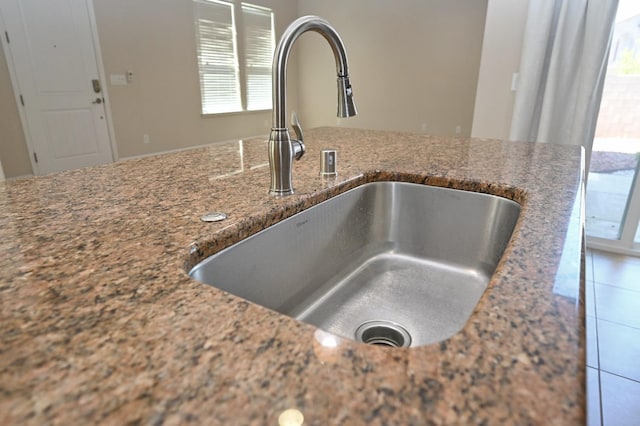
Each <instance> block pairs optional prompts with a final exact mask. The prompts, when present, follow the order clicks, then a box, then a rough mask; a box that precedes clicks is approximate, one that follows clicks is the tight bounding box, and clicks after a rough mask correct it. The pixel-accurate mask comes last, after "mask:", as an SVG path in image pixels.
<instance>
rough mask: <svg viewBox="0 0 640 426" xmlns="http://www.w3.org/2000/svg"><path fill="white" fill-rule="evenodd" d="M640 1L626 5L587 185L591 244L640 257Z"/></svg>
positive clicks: (613, 50) (611, 60)
mask: <svg viewBox="0 0 640 426" xmlns="http://www.w3.org/2000/svg"><path fill="white" fill-rule="evenodd" d="M639 170H640V2H637V0H631V1H625V0H621V1H620V6H619V9H618V16H617V19H616V26H615V30H614V35H613V40H612V45H611V53H610V57H609V65H608V68H607V78H606V80H605V85H604V91H603V95H602V104H601V106H600V114H599V116H598V126H597V129H596V135H595V140H594V143H593V149H592V153H591V159H590V167H589V177H588V181H587V199H586V221H587V237H588V238H587V243H588V244H589V245H590V246H591V247H594V248H601V249H606V250H611V251H617V252H622V253H627V254H636V255H639V256H640V229H639V227H638V223H639V221H640V183H639V180H640V172H639Z"/></svg>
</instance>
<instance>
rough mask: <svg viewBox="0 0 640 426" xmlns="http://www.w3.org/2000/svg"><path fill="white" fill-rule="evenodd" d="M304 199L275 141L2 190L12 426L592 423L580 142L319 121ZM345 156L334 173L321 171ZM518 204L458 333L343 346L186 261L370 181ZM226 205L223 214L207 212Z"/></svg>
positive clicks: (0, 262) (0, 242) (1, 317)
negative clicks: (273, 167) (231, 290)
mask: <svg viewBox="0 0 640 426" xmlns="http://www.w3.org/2000/svg"><path fill="white" fill-rule="evenodd" d="M306 143H307V148H308V152H307V154H306V156H305V157H304V158H303V159H302V161H299V162H296V163H295V166H294V185H295V186H296V191H297V194H296V195H294V196H291V197H285V198H274V197H270V196H268V195H267V189H268V186H269V168H268V164H267V163H266V161H267V152H266V142H264V141H262V140H249V141H235V142H229V143H225V144H219V145H215V146H210V147H205V148H197V149H192V150H188V151H183V152H178V153H172V154H164V155H159V156H154V157H147V158H143V159H135V160H128V161H122V162H119V163H115V164H111V165H107V166H99V167H93V168H87V169H82V170H75V171H69V172H64V173H59V174H54V175H50V176H46V177H40V178H29V179H19V180H15V181H10V182H6V183H0V247H1V252H2V257H1V258H0V307H1V310H0V324H1V328H0V423H1V424H3V425H8V424H21V425H23V424H38V425H40V424H89V423H104V424H118V425H120V424H138V423H141V424H178V423H194V424H228V425H231V424H234V425H235V424H256V425H262V424H278V418H279V416H280V415H281V413H283V412H284V411H285V410H288V409H295V410H298V411H299V412H300V413H302V414H303V416H304V422H305V423H304V424H305V425H325V424H416V425H424V424H468V423H474V424H476V423H482V424H545V425H547V424H562V425H567V424H583V423H584V422H585V330H584V298H583V295H584V277H583V274H582V272H581V271H583V270H584V267H583V266H582V265H583V263H582V262H583V243H584V241H583V237H582V236H583V223H584V219H583V214H584V213H583V207H582V205H583V181H582V168H583V163H582V155H581V149H580V148H579V147H573V146H563V145H551V144H533V143H516V142H505V141H495V140H479V139H464V138H442V137H430V136H426V135H420V134H409V133H390V132H380V131H367V130H351V129H333V128H321V129H314V130H311V131H308V132H307V133H306ZM322 148H336V149H337V150H338V156H339V163H338V167H339V173H340V174H339V176H338V178H336V179H332V180H323V179H321V178H320V177H319V176H318V169H319V158H320V155H319V152H320V149H322ZM376 180H403V181H409V182H420V183H426V184H432V185H439V186H448V187H454V188H463V189H469V190H474V191H480V192H487V193H493V194H498V195H503V196H506V197H509V198H512V199H515V200H516V201H518V202H519V203H520V204H521V205H522V211H521V216H520V219H519V222H518V224H517V225H516V230H515V232H514V236H513V239H512V241H511V243H510V245H509V246H508V247H507V249H506V252H505V258H504V259H503V260H502V262H501V263H500V265H499V266H498V270H497V272H496V274H495V275H494V277H493V278H492V280H491V282H490V283H489V287H488V288H487V290H486V292H485V293H484V295H483V296H482V298H481V299H480V302H479V303H478V305H477V307H476V309H475V311H474V313H473V314H472V316H471V318H470V319H469V321H468V323H467V324H466V326H465V327H464V329H463V330H462V331H460V332H459V333H458V334H456V335H455V336H453V337H452V338H450V339H448V340H446V341H443V342H441V343H437V344H432V345H428V346H423V347H417V348H409V349H395V348H385V347H376V346H369V345H364V344H361V343H356V342H353V341H350V340H345V339H338V340H337V344H336V345H335V347H332V346H331V345H329V346H323V344H322V343H323V338H322V336H323V332H322V331H321V330H318V329H316V328H315V327H314V326H311V325H308V324H305V323H301V322H298V321H296V320H294V319H292V318H289V317H286V316H283V315H280V314H278V313H275V312H273V311H270V310H268V309H265V308H263V307H260V306H258V305H255V304H252V303H249V302H246V301H244V300H242V299H239V298H237V297H235V296H232V295H230V294H227V293H224V292H222V291H220V290H217V289H215V288H213V287H210V286H207V285H204V284H201V283H199V282H196V281H193V280H191V279H190V278H189V277H188V276H187V274H186V272H185V265H189V264H191V263H193V262H194V261H197V260H198V259H199V258H200V257H202V256H205V255H208V254H210V253H212V252H215V251H217V250H220V249H222V248H224V247H226V246H228V245H230V244H232V243H234V242H236V241H238V240H239V239H241V238H244V237H246V236H248V235H250V234H252V233H255V232H257V231H259V230H260V229H262V228H264V227H266V226H268V225H269V224H272V223H274V222H277V221H278V220H281V219H282V218H284V217H287V216H289V215H291V214H294V213H296V212H298V211H300V210H302V209H304V208H306V207H308V206H309V205H311V204H313V203H314V202H317V201H318V200H321V199H325V198H327V197H328V196H330V195H333V194H336V193H338V192H342V191H344V190H346V189H348V188H351V187H354V186H357V185H359V184H361V183H364V182H369V181H376ZM210 211H223V212H226V213H227V214H228V215H229V218H228V219H227V220H225V221H223V222H218V223H205V222H202V221H201V220H200V216H201V215H203V214H204V213H206V212H210Z"/></svg>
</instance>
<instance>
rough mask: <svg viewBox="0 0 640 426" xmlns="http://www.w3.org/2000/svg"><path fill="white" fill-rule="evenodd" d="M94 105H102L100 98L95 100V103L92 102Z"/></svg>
mask: <svg viewBox="0 0 640 426" xmlns="http://www.w3.org/2000/svg"><path fill="white" fill-rule="evenodd" d="M93 103H94V104H98V105H99V104H101V103H102V98H96V100H95V101H93Z"/></svg>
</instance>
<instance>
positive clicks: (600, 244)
mask: <svg viewBox="0 0 640 426" xmlns="http://www.w3.org/2000/svg"><path fill="white" fill-rule="evenodd" d="M619 241H620V240H607V239H604V238H596V237H587V248H590V249H596V250H602V251H608V252H611V253H618V254H624V255H626V256H636V257H640V244H634V245H633V247H632V248H629V247H623V246H621V245H618V244H615V243H617V242H619ZM612 243H613V244H612Z"/></svg>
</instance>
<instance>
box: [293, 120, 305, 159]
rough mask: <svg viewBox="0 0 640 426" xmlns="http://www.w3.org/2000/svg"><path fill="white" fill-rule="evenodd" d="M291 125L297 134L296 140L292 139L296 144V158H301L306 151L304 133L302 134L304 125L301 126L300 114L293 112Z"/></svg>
mask: <svg viewBox="0 0 640 426" xmlns="http://www.w3.org/2000/svg"><path fill="white" fill-rule="evenodd" d="M291 127H292V128H293V131H294V132H295V134H296V140H295V141H291V142H292V143H293V144H294V152H295V158H296V160H299V159H300V157H302V156H303V155H304V153H305V151H306V148H305V146H304V135H303V134H302V127H301V126H300V120H298V114H296V113H295V112H293V113H291Z"/></svg>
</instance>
